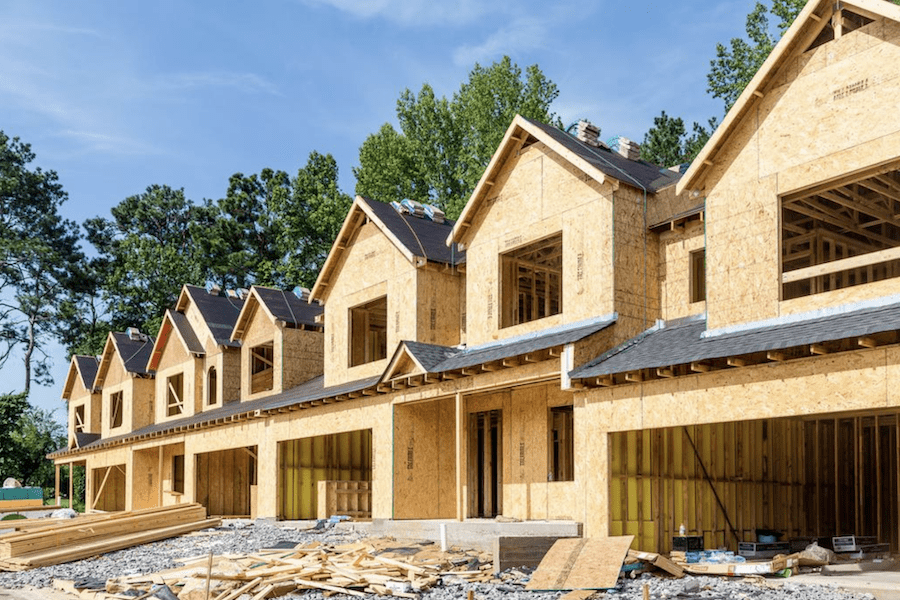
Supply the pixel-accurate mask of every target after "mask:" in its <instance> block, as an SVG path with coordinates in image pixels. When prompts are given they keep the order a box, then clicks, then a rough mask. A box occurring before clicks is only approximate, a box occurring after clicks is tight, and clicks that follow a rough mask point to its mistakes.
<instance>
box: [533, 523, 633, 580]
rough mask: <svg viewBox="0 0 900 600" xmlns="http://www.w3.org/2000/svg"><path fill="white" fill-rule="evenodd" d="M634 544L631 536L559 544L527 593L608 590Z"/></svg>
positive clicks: (536, 575) (566, 541) (542, 564)
mask: <svg viewBox="0 0 900 600" xmlns="http://www.w3.org/2000/svg"><path fill="white" fill-rule="evenodd" d="M633 541H634V536H633V535H626V536H619V537H607V538H589V539H577V538H576V539H562V540H558V541H557V542H556V543H555V544H553V546H552V547H551V548H550V550H549V551H548V552H547V554H546V556H544V559H543V560H542V561H541V564H540V565H539V566H538V568H537V570H535V572H534V573H533V574H532V576H531V581H529V582H528V585H527V586H525V589H527V590H575V589H595V590H596V589H610V588H612V587H615V585H616V581H617V580H618V578H619V571H620V570H621V569H622V563H623V562H624V560H625V556H626V554H627V553H628V548H629V547H630V546H631V544H632V542H633Z"/></svg>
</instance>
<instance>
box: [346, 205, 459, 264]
mask: <svg viewBox="0 0 900 600" xmlns="http://www.w3.org/2000/svg"><path fill="white" fill-rule="evenodd" d="M364 200H365V202H366V204H367V205H368V207H369V208H371V209H372V212H374V213H375V215H376V216H377V217H378V218H379V219H380V220H381V222H382V223H384V225H385V227H387V228H388V229H389V230H390V231H391V233H393V234H394V236H395V237H396V238H397V239H398V240H399V241H400V243H401V244H403V245H404V246H405V247H406V249H407V250H408V251H409V252H411V253H412V254H413V256H422V257H425V258H427V259H428V260H430V261H433V262H439V263H443V264H448V265H458V264H461V263H464V262H465V260H466V253H465V252H464V251H460V249H459V247H458V246H457V244H455V243H454V244H453V245H452V246H448V245H447V238H448V237H449V236H450V232H451V231H452V230H453V224H454V223H455V221H451V220H449V219H447V220H445V221H444V222H443V223H435V222H434V221H432V220H430V219H427V218H425V217H415V216H412V215H408V214H400V213H398V212H397V211H396V210H395V209H394V207H393V206H391V205H390V204H388V203H386V202H379V201H377V200H372V199H370V198H365V199H364Z"/></svg>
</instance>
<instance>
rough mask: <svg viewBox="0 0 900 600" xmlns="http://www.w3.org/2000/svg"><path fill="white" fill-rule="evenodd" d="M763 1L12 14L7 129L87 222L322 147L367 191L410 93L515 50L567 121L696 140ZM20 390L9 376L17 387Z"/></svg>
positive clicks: (92, 6)
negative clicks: (131, 199)
mask: <svg viewBox="0 0 900 600" xmlns="http://www.w3.org/2000/svg"><path fill="white" fill-rule="evenodd" d="M752 4H753V2H752V0H721V1H718V2H710V1H703V2H701V1H699V0H685V1H682V2H677V3H672V2H666V3H663V2H644V1H637V0H632V1H630V2H622V1H615V2H614V1H612V0H597V1H594V2H570V1H568V0H561V1H555V2H547V1H542V2H539V1H527V2H516V3H514V2H505V1H502V0H500V1H495V2H480V1H474V0H460V1H457V2H452V1H445V2H433V1H427V0H405V1H404V0H261V1H260V2H256V3H252V4H251V3H243V2H241V3H239V2H234V1H231V0H222V1H219V2H192V3H190V2H184V1H179V2H175V1H170V0H163V1H157V2H139V3H138V2H51V1H45V0H29V1H28V2H5V3H2V4H0V130H3V131H4V132H5V133H6V134H8V135H10V136H18V137H20V138H21V139H22V140H23V141H26V142H28V143H30V144H31V145H32V149H33V150H34V151H35V152H36V154H37V157H38V160H37V163H38V164H39V165H40V166H42V167H44V168H48V169H53V170H55V171H56V172H57V173H58V174H59V177H60V181H61V183H62V184H63V186H64V187H65V189H66V190H67V191H68V193H69V200H68V202H67V203H66V204H65V205H64V206H63V214H64V215H65V216H66V217H68V218H71V219H74V220H76V221H78V222H83V221H84V220H85V219H87V218H90V217H94V216H98V215H102V216H109V209H110V208H111V207H113V206H115V205H116V204H118V203H119V202H120V201H121V200H123V199H124V198H126V197H127V196H130V195H134V194H137V193H140V192H142V191H144V189H145V188H146V187H147V186H148V185H150V184H167V185H170V186H173V187H183V188H184V189H185V193H186V194H187V196H188V197H189V198H191V199H193V200H194V201H197V202H199V201H201V200H202V199H204V198H219V197H221V196H223V195H224V192H225V189H226V186H227V183H228V177H229V176H230V175H231V174H233V173H236V172H242V173H245V174H249V173H257V172H259V171H260V170H261V169H262V168H264V167H271V168H276V169H283V170H286V171H288V172H295V171H296V170H297V169H298V168H299V167H301V166H302V165H304V164H305V163H306V159H307V157H308V156H309V153H310V152H311V151H313V150H315V151H318V152H321V153H331V154H333V155H334V156H335V158H336V159H337V161H338V165H339V168H340V170H341V186H342V188H343V189H344V191H346V192H347V193H351V194H352V193H353V188H354V185H355V180H354V178H353V173H352V168H353V167H354V166H355V165H356V164H357V157H358V150H359V146H360V144H361V143H362V142H363V140H364V139H365V138H366V136H368V135H369V134H370V133H374V132H375V131H377V130H378V128H379V127H380V126H381V125H382V124H383V123H385V122H392V123H395V112H394V110H395V106H396V100H397V97H398V96H399V94H400V92H401V91H402V90H403V89H405V88H410V89H412V90H413V91H418V90H419V88H420V87H421V86H422V84H423V83H426V82H427V83H429V84H431V85H432V87H434V89H435V91H436V92H437V93H438V94H443V95H448V96H449V95H452V94H453V92H454V91H455V90H457V89H458V87H459V85H460V83H461V82H462V81H463V80H464V79H465V78H466V76H467V74H468V73H469V71H470V70H471V68H472V66H473V65H474V64H475V63H476V62H479V63H481V64H483V65H487V64H490V63H492V62H494V61H495V60H498V59H500V58H501V57H502V56H503V55H504V54H507V55H509V56H511V57H512V59H513V61H514V62H516V63H518V65H519V66H520V67H522V68H523V69H524V67H525V66H527V65H530V64H534V63H537V64H538V65H539V66H540V67H541V69H542V70H543V72H544V73H545V74H546V75H547V76H548V77H549V78H550V79H551V80H553V81H554V82H555V83H556V84H557V86H558V87H559V90H560V94H559V97H558V99H557V101H556V102H555V104H554V105H553V107H552V108H553V110H554V112H556V113H557V114H558V115H559V116H560V117H561V118H562V120H563V122H565V123H569V122H572V121H574V120H577V119H578V118H582V117H587V118H589V119H591V120H592V121H594V122H595V123H596V124H598V125H599V126H600V127H601V130H602V131H601V137H602V138H603V139H608V138H610V137H612V136H615V135H624V136H626V137H629V138H631V139H634V140H636V141H641V140H642V139H643V135H644V133H645V132H646V130H647V129H648V128H649V127H650V126H651V125H652V122H653V117H655V116H657V115H659V113H660V111H661V110H665V111H666V112H667V113H668V114H670V115H673V116H681V117H682V118H684V119H685V121H686V122H687V123H688V126H690V123H691V122H692V121H695V120H696V121H700V122H703V123H705V122H706V120H707V119H708V118H709V117H711V116H713V115H715V116H719V117H721V112H722V108H721V102H720V101H718V100H716V99H712V98H710V97H709V96H708V95H707V93H706V74H707V72H708V70H709V61H710V60H711V59H712V58H713V57H714V55H715V45H716V43H717V42H727V41H728V40H730V39H731V38H732V37H735V36H741V35H743V30H744V21H745V18H746V15H747V13H748V12H749V11H750V10H751V9H752ZM154 333H155V332H154ZM58 355H59V358H58V359H57V360H56V365H55V368H54V375H55V377H56V383H55V385H54V386H52V387H49V388H40V387H39V388H36V389H34V390H33V394H32V401H33V402H34V403H35V404H37V405H39V406H41V407H43V408H50V409H55V408H61V407H62V406H63V404H62V402H61V401H60V400H59V395H60V392H61V389H62V385H63V383H64V379H65V373H66V369H67V367H68V363H67V362H66V361H65V356H63V354H62V349H59V350H58ZM21 378H22V375H21V369H20V368H19V367H18V365H16V364H7V366H6V367H4V368H3V370H2V371H0V392H4V391H10V390H12V389H21V381H20V380H21ZM60 416H62V414H61V412H60Z"/></svg>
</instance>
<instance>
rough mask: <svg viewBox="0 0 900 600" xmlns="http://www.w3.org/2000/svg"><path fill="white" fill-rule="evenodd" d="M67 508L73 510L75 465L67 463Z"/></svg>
mask: <svg viewBox="0 0 900 600" xmlns="http://www.w3.org/2000/svg"><path fill="white" fill-rule="evenodd" d="M69 508H71V509H72V510H75V463H73V462H70V463H69Z"/></svg>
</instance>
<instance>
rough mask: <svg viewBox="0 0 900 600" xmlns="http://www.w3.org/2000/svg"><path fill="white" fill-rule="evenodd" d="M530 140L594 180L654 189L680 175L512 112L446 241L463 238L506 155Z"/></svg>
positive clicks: (671, 183) (458, 240)
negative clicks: (506, 127)
mask: <svg viewBox="0 0 900 600" xmlns="http://www.w3.org/2000/svg"><path fill="white" fill-rule="evenodd" d="M534 142H542V143H544V144H545V145H546V146H547V147H548V148H549V149H550V150H552V151H554V152H556V153H557V154H559V155H560V156H561V157H562V158H564V159H565V160H567V161H568V162H569V163H571V164H572V165H573V166H574V167H576V168H578V169H580V170H581V171H582V172H584V173H585V174H586V175H587V176H589V177H590V178H591V179H594V180H595V181H597V182H598V183H603V182H605V181H606V179H607V178H610V179H613V180H615V181H616V182H618V183H622V184H625V185H628V186H631V187H635V188H639V189H643V190H646V191H647V192H649V193H656V192H658V191H660V190H662V189H663V188H666V187H669V186H671V185H674V184H675V183H676V182H677V181H678V179H679V178H680V177H681V175H680V174H679V173H678V172H676V171H671V170H669V169H665V168H662V167H660V166H658V165H654V164H651V163H648V162H646V161H643V160H629V159H628V158H625V157H624V156H622V155H621V154H619V153H617V152H613V151H611V150H609V149H608V148H604V147H600V148H594V147H593V146H589V145H587V144H585V143H584V142H582V141H581V140H579V139H578V138H576V137H574V136H572V135H570V134H568V133H566V132H565V131H562V130H560V129H558V128H556V127H553V126H551V125H546V124H544V123H540V122H538V121H534V120H531V119H527V118H525V117H523V116H521V115H516V117H515V118H514V119H513V122H512V123H511V124H510V126H509V128H508V129H507V130H506V134H505V135H504V136H503V140H502V141H501V142H500V146H499V147H498V148H497V151H496V152H494V155H493V157H492V158H491V161H490V163H488V166H487V168H486V169H485V171H484V174H483V175H482V176H481V180H480V181H479V182H478V185H477V186H475V191H473V192H472V196H471V197H470V198H469V201H468V202H467V203H466V206H465V208H464V209H463V212H462V214H461V215H460V216H459V220H458V221H457V222H456V224H455V225H454V227H453V231H452V233H451V234H450V237H449V238H448V239H447V243H448V244H449V243H452V242H459V243H462V242H463V241H464V240H465V238H466V232H467V230H468V229H469V228H470V227H471V225H472V223H473V221H474V218H475V215H476V214H477V213H478V211H479V209H480V208H481V205H482V204H483V203H484V201H485V200H486V199H487V195H488V192H489V191H490V189H491V188H492V187H493V185H494V179H495V178H496V177H497V174H498V173H499V172H500V170H501V169H502V167H503V165H504V163H505V162H506V160H507V158H508V157H509V156H511V155H512V154H514V152H515V151H516V150H518V149H520V148H522V147H523V146H524V145H525V144H526V143H529V144H530V143H534Z"/></svg>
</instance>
